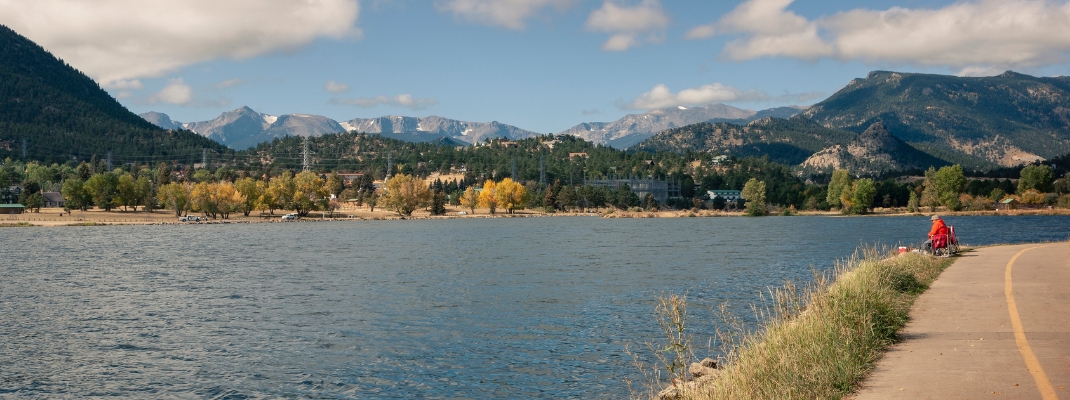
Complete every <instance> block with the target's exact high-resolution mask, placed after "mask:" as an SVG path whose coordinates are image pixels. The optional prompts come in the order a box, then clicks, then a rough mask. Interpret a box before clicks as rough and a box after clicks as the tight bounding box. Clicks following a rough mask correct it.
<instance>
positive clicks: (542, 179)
mask: <svg viewBox="0 0 1070 400" xmlns="http://www.w3.org/2000/svg"><path fill="white" fill-rule="evenodd" d="M539 184H541V185H544V186H545V185H546V155H543V156H541V157H539Z"/></svg>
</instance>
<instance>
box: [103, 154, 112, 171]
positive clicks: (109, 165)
mask: <svg viewBox="0 0 1070 400" xmlns="http://www.w3.org/2000/svg"><path fill="white" fill-rule="evenodd" d="M104 172H111V150H108V170H107V171H104Z"/></svg>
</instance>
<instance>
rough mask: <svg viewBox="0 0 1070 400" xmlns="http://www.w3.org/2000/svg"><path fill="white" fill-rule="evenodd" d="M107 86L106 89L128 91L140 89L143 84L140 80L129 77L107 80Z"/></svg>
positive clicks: (143, 86) (142, 87)
mask: <svg viewBox="0 0 1070 400" xmlns="http://www.w3.org/2000/svg"><path fill="white" fill-rule="evenodd" d="M107 88H108V89H118V90H123V91H129V90H141V89H144V88H145V85H142V84H141V81H140V80H137V79H131V80H121V79H120V80H116V81H111V82H109V84H108V86H107Z"/></svg>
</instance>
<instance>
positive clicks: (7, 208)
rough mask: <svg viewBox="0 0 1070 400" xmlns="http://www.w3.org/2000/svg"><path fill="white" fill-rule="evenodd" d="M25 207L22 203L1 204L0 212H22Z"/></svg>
mask: <svg viewBox="0 0 1070 400" xmlns="http://www.w3.org/2000/svg"><path fill="white" fill-rule="evenodd" d="M24 209H26V207H23V206H22V204H0V214H22V211H23V210H24Z"/></svg>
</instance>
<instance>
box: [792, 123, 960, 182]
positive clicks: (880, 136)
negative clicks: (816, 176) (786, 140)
mask: <svg viewBox="0 0 1070 400" xmlns="http://www.w3.org/2000/svg"><path fill="white" fill-rule="evenodd" d="M945 164H947V162H946V161H944V160H940V159H938V158H936V157H933V156H931V155H929V154H926V153H925V152H922V151H920V150H918V149H915V148H914V147H912V146H910V145H909V144H907V143H905V142H903V141H902V140H900V139H899V138H897V137H895V136H892V134H891V133H890V132H888V129H886V128H885V127H884V124H883V123H880V122H875V123H873V124H872V125H870V126H869V128H867V129H866V130H865V131H864V132H862V133H861V134H859V135H858V136H856V137H854V138H852V139H850V140H848V141H847V142H846V143H842V144H840V143H837V144H833V145H831V146H829V147H826V148H824V149H821V151H818V152H816V153H814V154H812V155H810V157H807V158H806V160H805V161H803V162H802V164H801V166H802V167H803V168H804V169H805V170H808V171H812V172H832V170H834V169H840V168H847V169H850V170H851V171H856V172H859V173H863V174H866V173H880V172H885V171H903V170H909V169H925V168H928V167H930V166H937V167H939V166H942V165H945Z"/></svg>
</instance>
